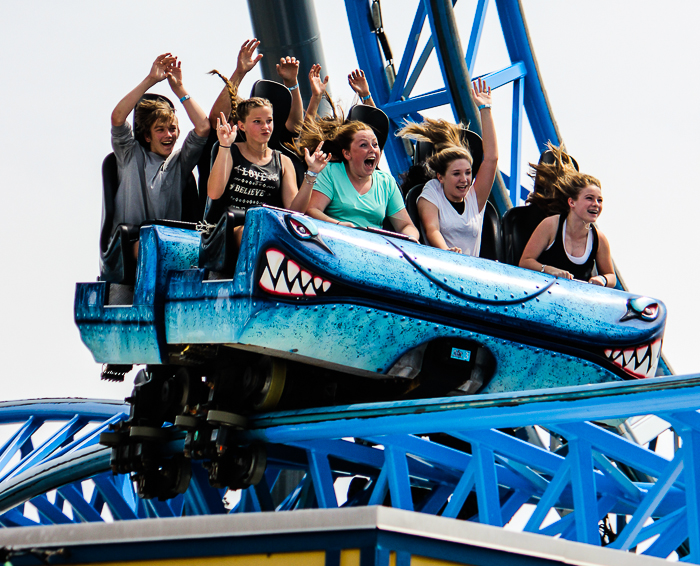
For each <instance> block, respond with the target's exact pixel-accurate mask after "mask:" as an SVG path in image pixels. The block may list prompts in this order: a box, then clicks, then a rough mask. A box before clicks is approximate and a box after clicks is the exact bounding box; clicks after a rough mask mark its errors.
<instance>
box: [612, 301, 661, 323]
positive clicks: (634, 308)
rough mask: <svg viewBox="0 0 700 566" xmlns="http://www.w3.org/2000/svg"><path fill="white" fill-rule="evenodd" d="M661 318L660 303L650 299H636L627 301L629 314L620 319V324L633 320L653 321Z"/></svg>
mask: <svg viewBox="0 0 700 566" xmlns="http://www.w3.org/2000/svg"><path fill="white" fill-rule="evenodd" d="M658 316H659V303H657V302H656V301H654V299H650V298H649V297H635V298H634V299H630V300H629V301H627V312H626V313H625V315H624V316H623V317H622V318H621V319H620V322H624V321H625V320H630V319H632V318H641V319H642V320H646V321H652V320H656V318H657V317H658Z"/></svg>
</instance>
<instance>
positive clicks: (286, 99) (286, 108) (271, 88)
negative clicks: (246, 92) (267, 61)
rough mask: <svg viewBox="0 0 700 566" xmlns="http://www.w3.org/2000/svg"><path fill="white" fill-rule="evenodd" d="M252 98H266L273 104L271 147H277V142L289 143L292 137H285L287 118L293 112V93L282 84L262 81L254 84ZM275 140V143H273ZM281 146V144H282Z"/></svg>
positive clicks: (251, 92) (251, 91)
mask: <svg viewBox="0 0 700 566" xmlns="http://www.w3.org/2000/svg"><path fill="white" fill-rule="evenodd" d="M250 97H251V98H253V97H259V98H266V99H267V100H269V101H270V102H271V103H272V120H273V123H274V129H273V131H272V139H271V140H270V142H271V143H270V145H271V146H276V145H278V144H276V143H275V141H276V140H280V141H281V142H286V141H289V140H288V139H287V138H289V137H290V136H291V134H290V135H285V132H286V128H285V124H286V123H287V118H289V113H290V112H291V110H292V93H291V92H290V91H289V89H288V88H287V87H286V86H284V85H283V84H282V83H277V82H275V81H268V80H260V81H256V82H255V83H254V84H253V88H252V89H250ZM273 140H275V141H273ZM280 145H281V144H280Z"/></svg>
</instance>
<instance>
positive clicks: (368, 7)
mask: <svg viewBox="0 0 700 566" xmlns="http://www.w3.org/2000/svg"><path fill="white" fill-rule="evenodd" d="M462 1H465V0H462ZM455 3H456V0H419V1H418V6H417V8H416V13H415V16H414V18H413V24H412V26H411V30H410V32H409V34H408V41H407V43H406V46H405V47H404V49H403V54H402V56H401V61H400V63H399V65H398V68H396V67H395V65H394V59H393V54H392V52H391V49H390V48H389V43H388V39H387V38H386V35H385V31H384V27H383V23H382V19H381V6H380V2H379V1H378V0H372V1H370V0H346V1H345V7H346V11H347V15H348V22H349V24H350V30H351V33H352V37H353V42H354V45H355V52H356V54H357V60H358V63H359V64H360V66H361V67H362V68H363V69H364V70H365V72H366V75H367V80H368V83H369V86H370V89H371V91H372V96H373V99H374V101H375V103H376V104H377V106H378V107H379V108H381V109H382V110H384V112H386V114H387V115H388V116H389V118H390V119H391V122H392V127H393V128H394V129H395V130H396V129H398V128H400V127H401V124H402V123H403V122H404V121H405V120H414V121H419V120H420V116H419V115H418V112H419V111H421V110H427V109H429V108H435V107H438V106H443V105H449V106H450V107H451V108H452V112H453V115H454V119H455V120H457V121H461V122H463V123H469V124H470V128H471V129H473V130H475V131H477V133H481V122H480V120H479V117H478V114H479V112H478V109H477V107H476V105H475V104H474V102H473V100H472V99H471V91H470V88H471V87H470V77H472V71H473V69H474V63H475V61H476V57H477V54H478V51H479V44H480V42H481V37H482V32H483V29H484V22H485V19H486V11H487V8H488V7H489V4H490V3H493V4H495V8H496V10H497V13H498V18H499V21H500V24H501V29H502V32H503V40H504V41H505V45H506V48H507V50H508V55H509V57H510V60H511V64H510V65H508V66H507V67H505V68H503V69H494V70H493V71H492V72H489V73H487V74H486V75H483V76H482V78H483V79H484V80H485V81H486V82H487V84H488V85H489V86H490V87H491V88H492V89H496V88H499V87H501V86H504V85H506V84H511V83H512V85H513V105H512V119H511V147H510V163H511V166H510V172H509V174H508V175H505V174H502V175H503V181H505V183H506V185H504V184H502V181H501V180H498V179H497V181H496V184H495V185H494V189H496V190H494V191H493V193H492V194H493V199H494V202H495V204H496V207H497V208H498V209H499V211H500V212H501V213H503V212H505V210H506V209H507V208H509V207H510V206H511V203H513V205H518V204H519V203H520V202H521V201H522V200H524V199H525V198H526V196H527V194H528V191H527V189H525V188H524V187H522V186H521V185H520V173H521V166H522V158H521V148H522V139H523V136H522V129H523V128H522V125H523V116H524V113H527V117H528V120H529V123H530V127H531V129H532V134H533V136H534V138H535V142H536V143H537V147H539V148H540V149H542V150H543V149H544V148H545V144H546V143H547V142H548V141H551V142H552V143H554V144H555V145H559V144H560V143H561V136H560V135H559V132H558V130H557V126H556V123H555V121H554V118H553V114H552V111H551V109H550V106H549V103H548V101H547V96H546V93H545V90H544V87H543V83H542V80H541V78H540V74H539V70H538V68H537V62H536V60H535V56H534V54H533V51H532V45H531V42H530V38H529V35H528V31H527V25H526V23H525V16H524V14H523V10H522V6H521V5H520V3H519V2H518V0H493V2H490V1H489V0H477V2H476V10H475V15H474V20H473V23H472V27H471V33H470V35H469V39H468V42H467V48H466V51H465V50H464V49H463V48H462V47H461V45H462V42H461V41H460V37H459V33H458V31H457V25H456V22H455V17H454V13H453V5H454V4H455ZM426 22H427V25H426ZM424 27H425V28H426V31H427V33H428V34H429V37H428V40H427V43H425V45H424V47H423V49H422V51H421V52H420V54H418V53H417V52H418V46H419V43H420V36H421V33H422V30H423V28H424ZM435 38H437V41H436V40H435ZM433 51H435V53H436V55H437V61H438V62H439V66H440V72H441V74H442V78H443V81H444V85H445V86H443V87H442V88H439V89H436V90H433V91H431V92H426V93H420V94H414V92H413V91H414V87H415V85H416V82H417V81H418V78H419V77H420V75H421V73H422V72H423V71H424V70H425V67H426V63H427V62H428V59H429V57H430V55H431V54H432V53H433ZM475 78H477V77H475ZM385 152H386V156H387V159H388V161H389V166H390V167H391V169H392V170H393V172H394V173H395V174H398V173H401V172H404V171H406V170H407V169H408V167H409V166H410V165H411V157H410V156H409V154H408V153H407V151H406V147H405V146H404V145H403V144H402V143H401V140H398V139H396V138H394V137H393V136H389V141H388V142H387V144H386V147H385ZM506 186H507V190H506Z"/></svg>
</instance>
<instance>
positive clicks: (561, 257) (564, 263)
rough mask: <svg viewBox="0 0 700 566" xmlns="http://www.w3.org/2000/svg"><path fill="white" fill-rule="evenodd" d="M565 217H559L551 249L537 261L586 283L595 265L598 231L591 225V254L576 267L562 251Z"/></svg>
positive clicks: (563, 250)
mask: <svg viewBox="0 0 700 566" xmlns="http://www.w3.org/2000/svg"><path fill="white" fill-rule="evenodd" d="M565 220H566V217H565V216H564V215H563V214H562V215H560V216H559V226H558V228H557V235H556V236H555V237H554V242H552V245H551V247H550V248H549V249H548V250H544V251H543V252H542V253H541V254H540V257H538V258H537V261H539V262H540V263H542V264H544V265H551V266H552V267H556V268H558V269H564V270H565V271H568V272H569V273H571V274H572V275H573V276H574V278H576V279H580V280H581V281H588V280H589V279H590V278H591V274H592V273H593V266H594V265H595V257H596V255H597V253H598V231H597V230H596V228H595V226H593V225H591V235H592V236H593V245H592V247H591V253H590V254H589V256H588V258H587V259H586V261H585V262H584V263H582V264H581V265H578V264H576V263H574V262H572V261H571V260H570V259H569V256H568V255H566V250H565V249H564V221H565Z"/></svg>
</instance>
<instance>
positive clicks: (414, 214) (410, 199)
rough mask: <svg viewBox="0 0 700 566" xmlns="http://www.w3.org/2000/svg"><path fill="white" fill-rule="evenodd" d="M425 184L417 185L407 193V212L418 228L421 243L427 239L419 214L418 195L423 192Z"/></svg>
mask: <svg viewBox="0 0 700 566" xmlns="http://www.w3.org/2000/svg"><path fill="white" fill-rule="evenodd" d="M424 186H425V185H424V184H420V185H416V186H415V187H413V188H412V189H411V190H409V191H408V193H406V212H408V215H409V216H410V217H411V220H412V221H413V224H414V226H415V227H416V228H418V233H419V234H420V243H421V244H425V239H424V238H423V227H422V225H421V221H420V216H419V215H418V197H419V196H420V194H421V193H422V192H423V187H424Z"/></svg>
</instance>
